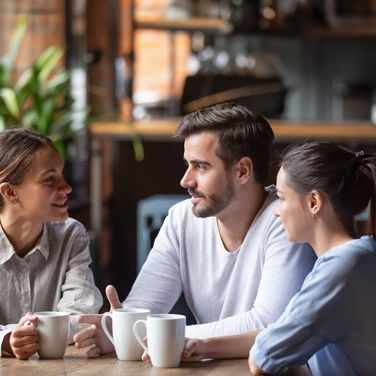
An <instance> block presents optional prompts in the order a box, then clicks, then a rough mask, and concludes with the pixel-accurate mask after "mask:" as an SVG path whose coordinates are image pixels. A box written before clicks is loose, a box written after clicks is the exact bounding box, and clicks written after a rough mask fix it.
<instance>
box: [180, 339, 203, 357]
mask: <svg viewBox="0 0 376 376" xmlns="http://www.w3.org/2000/svg"><path fill="white" fill-rule="evenodd" d="M206 357H207V355H206V343H205V341H204V340H202V339H193V338H186V339H185V346H184V350H183V353H182V354H181V360H182V361H190V362H195V361H199V360H202V359H205V358H206Z"/></svg>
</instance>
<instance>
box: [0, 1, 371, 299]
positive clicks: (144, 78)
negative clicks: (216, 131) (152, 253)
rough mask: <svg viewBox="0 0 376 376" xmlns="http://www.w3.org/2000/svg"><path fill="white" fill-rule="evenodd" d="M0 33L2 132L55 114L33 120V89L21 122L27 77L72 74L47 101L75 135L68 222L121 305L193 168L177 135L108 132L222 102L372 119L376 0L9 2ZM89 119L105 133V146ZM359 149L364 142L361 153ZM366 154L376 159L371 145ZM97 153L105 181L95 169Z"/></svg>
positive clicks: (319, 119)
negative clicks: (82, 234)
mask: <svg viewBox="0 0 376 376" xmlns="http://www.w3.org/2000/svg"><path fill="white" fill-rule="evenodd" d="M22 16H24V17H25V21H24V23H25V28H24V34H23V35H22V37H20V38H18V39H17V36H15V33H17V30H20V26H17V25H19V23H20V17H22ZM0 25H1V26H0V56H1V62H2V64H3V65H1V64H0V90H1V91H0V93H1V94H0V116H2V119H3V120H4V119H5V120H4V121H1V122H0V125H1V126H2V127H6V126H13V125H21V123H22V124H23V126H29V125H30V124H31V123H32V121H31V120H30V119H32V118H33V119H36V117H35V116H36V115H35V114H36V113H37V112H38V111H39V113H42V115H43V114H45V113H46V112H49V113H50V112H51V111H50V108H51V106H50V103H52V102H51V101H52V100H50V99H48V100H47V99H40V100H39V102H40V103H48V104H49V107H47V108H46V109H44V110H41V109H40V108H39V107H38V106H39V105H35V106H36V107H37V109H34V108H33V109H32V110H33V111H34V112H33V113H32V112H31V108H30V103H31V102H32V100H35V92H32V93H31V97H30V98H33V99H28V100H25V109H24V110H23V109H22V108H21V110H20V112H21V113H22V112H23V113H24V114H26V113H27V114H28V116H25V118H21V115H20V114H18V115H17V113H15V112H14V111H13V112H12V108H13V109H14V107H12V106H11V99H12V95H13V94H12V95H10V94H9V93H10V91H9V90H7V88H9V87H10V86H11V85H13V86H14V90H15V92H16V94H17V95H18V94H19V93H20V92H17V90H18V89H17V88H19V87H20V85H21V84H22V82H25V80H26V78H27V79H30V80H31V78H30V77H34V81H32V80H31V81H30V84H27V85H24V86H23V87H25V88H26V87H27V88H30V90H31V88H34V86H35V85H37V83H38V82H39V83H40V84H41V83H42V81H43V80H44V79H46V77H48V76H50V75H53V74H54V72H55V73H56V72H61V70H62V69H63V70H64V72H63V73H64V74H65V73H66V75H64V74H63V73H61V74H60V73H59V74H60V76H58V78H57V79H56V80H55V81H54V82H49V83H48V84H47V83H46V85H47V86H45V87H42V86H43V85H42V84H41V91H42V92H43V93H45V92H48V90H50V91H51V88H52V87H53V88H55V89H56V90H58V89H59V90H60V92H59V94H56V95H55V94H53V95H54V97H53V98H54V99H53V100H54V103H55V106H56V108H57V109H58V110H59V111H63V115H61V114H60V115H56V114H55V113H52V112H51V114H52V115H51V116H53V119H54V121H55V120H56V119H58V124H57V125H56V126H54V128H53V129H52V130H51V135H52V136H53V137H55V135H56V134H58V133H57V131H56V130H57V129H58V130H59V131H61V129H64V132H65V133H64V135H65V136H66V138H64V140H63V141H64V145H65V146H66V149H67V158H66V165H67V170H68V172H67V173H69V180H70V182H71V183H72V184H73V188H74V193H73V194H72V199H71V206H70V214H71V216H73V217H75V218H77V219H79V220H80V221H81V222H83V223H84V224H85V226H86V227H87V229H88V230H89V231H90V234H91V238H92V244H91V251H92V255H93V260H94V263H93V270H94V272H95V276H96V280H97V283H98V285H99V286H100V287H101V289H102V291H103V288H104V286H105V285H106V284H107V283H113V284H115V286H116V287H117V288H118V290H119V292H120V295H121V297H122V298H124V297H125V296H126V294H127V293H128V291H129V289H130V286H131V285H132V283H133V281H134V279H135V277H136V275H137V271H138V269H139V267H140V265H141V264H142V261H143V259H144V257H145V254H147V252H148V248H149V246H150V244H151V242H152V239H153V236H154V235H155V233H156V232H157V231H158V228H159V226H160V222H161V221H162V220H163V218H164V216H165V215H166V210H167V209H168V207H169V206H170V205H171V204H172V203H173V202H175V201H177V200H179V199H181V198H182V196H181V195H182V194H184V191H183V190H182V189H181V188H180V187H179V180H180V177H181V176H182V174H183V171H184V164H183V162H182V145H181V144H179V143H176V142H171V140H170V136H168V137H167V136H166V137H159V138H157V139H153V140H149V138H148V137H145V138H137V132H135V133H136V136H133V137H128V138H125V137H123V138H122V137H120V136H119V135H117V136H116V135H114V134H113V133H111V131H110V129H111V125H113V124H127V125H128V126H129V125H132V124H133V123H135V122H142V124H149V125H150V124H154V123H153V121H155V120H158V119H159V120H160V121H161V122H163V121H165V119H170V120H171V121H175V122H176V125H177V124H178V118H179V117H180V116H182V115H184V114H186V113H189V112H191V111H194V110H196V109H198V108H200V107H204V106H208V105H211V104H215V103H219V102H224V101H235V102H238V103H242V104H245V105H247V106H249V108H251V109H253V110H256V111H259V112H261V113H263V114H264V115H265V116H267V117H268V118H269V119H272V120H275V119H277V120H281V121H283V122H286V124H290V123H291V124H296V123H297V122H300V123H304V122H310V124H312V123H313V124H316V125H317V126H320V125H322V124H330V123H335V124H336V125H337V126H338V125H340V126H341V124H342V125H343V126H344V127H346V124H347V123H348V122H351V124H352V125H355V126H357V124H360V125H362V124H367V125H372V124H375V123H376V70H375V66H376V1H375V0H368V1H367V0H361V1H356V2H355V1H348V0H337V1H336V0H284V1H282V0H216V1H215V0H207V1H201V0H135V1H131V0H23V1H21V0H2V1H1V2H0ZM19 33H20V34H21V32H19ZM17 43H18V45H19V46H18V50H17V53H15V51H12V49H13V50H15V46H16V45H17ZM51 46H57V47H59V48H60V49H61V51H62V56H61V57H60V58H58V57H56V56H55V55H52V54H51V55H49V56H47V57H46V55H43V52H44V51H45V50H46V49H47V48H49V47H51ZM12 54H13V55H14V56H13V55H12ZM12 56H13V59H11V57H12ZM41 56H42V58H41ZM38 59H39V60H38ZM10 62H11V63H10ZM36 62H37V63H36ZM52 63H54V64H55V63H56V65H53V64H52ZM32 67H34V70H33V71H32V72H34V73H28V74H25V72H26V71H28V72H29V69H31V68H32ZM42 67H43V69H44V68H45V69H46V70H47V73H45V74H44V73H43V72H42V73H41V70H42ZM7 69H9V70H10V74H9V75H7V74H6V72H7ZM38 69H39V71H38ZM35 72H37V73H38V72H39V73H41V76H42V77H41V78H40V77H39V76H38V78H37V76H35V75H36V74H37V73H35ZM8 76H9V77H10V76H11V77H12V78H9V77H8ZM22 77H23V78H22ZM25 77H26V78H25ZM21 78H22V79H21ZM66 78H67V79H69V80H68V81H69V85H68V86H67V87H65V86H64V90H65V91H62V90H63V86H62V85H63V84H62V83H63V81H64V80H65V79H66ZM59 80H60V81H59ZM64 82H65V81H64ZM33 85H34V86H33ZM46 87H47V88H46ZM4 89H5V90H4ZM25 90H26V89H25ZM38 90H39V89H38ZM22 93H24V91H22ZM22 93H21V94H22ZM33 93H34V94H33ZM21 94H20V95H21ZM22 95H23V94H22ZM60 96H61V97H60ZM57 97H59V99H56V98H57ZM17 98H18V97H17ZM20 98H23V97H22V96H21V97H20ZM61 98H64V99H61ZM20 100H21V99H18V102H17V103H18V104H19V103H20ZM33 103H34V102H33ZM16 112H17V111H16ZM8 113H10V115H11V116H10V115H9V114H8ZM8 115H9V116H8ZM16 115H17V116H16ZM68 115H69V116H68ZM58 116H59V117H58ZM61 116H62V117H61ZM174 119H176V120H174ZM41 121H42V120H36V122H37V123H38V122H39V124H40V123H41ZM45 121H47V122H48V120H45ZM92 123H97V124H98V123H99V124H101V125H102V126H103V127H106V126H107V125H108V128H107V129H108V134H106V136H105V137H104V138H103V140H102V141H103V142H102V141H101V142H100V143H99V144H97V143H95V135H94V134H93V132H91V131H90V129H91V124H92ZM158 124H159V123H158ZM329 126H330V125H329ZM67 132H68V133H67ZM375 132H376V128H375ZM60 133H61V132H60ZM60 133H59V134H60ZM104 133H106V132H105V131H104ZM110 134H111V135H110ZM68 136H69V137H68ZM56 137H57V136H56ZM114 140H115V141H117V142H114ZM358 144H359V142H357V140H356V136H355V139H354V141H353V142H352V146H358ZM137 145H138V147H141V156H140V155H138V156H135V151H134V147H135V146H136V147H137ZM280 146H281V147H283V146H285V145H283V144H281V145H280ZM366 148H371V149H374V148H375V145H374V143H373V141H371V142H368V143H367V145H366ZM139 152H140V150H139ZM95 153H100V156H101V165H100V166H99V169H100V173H101V174H100V176H99V175H95V174H94V172H93V171H94V167H95V166H96V168H98V166H97V165H95V164H93V163H92V162H93V156H94V154H95ZM90 163H91V164H90ZM90 166H91V168H90ZM93 166H94V167H93ZM90 179H92V180H90ZM95 179H100V181H99V182H96V184H97V186H99V188H98V189H100V193H101V195H100V213H99V214H98V215H100V219H98V218H96V217H94V220H95V221H97V220H98V221H99V226H100V229H99V230H98V228H96V226H94V225H93V213H92V204H93V198H92V194H93V192H92V191H93V180H95ZM90 181H92V184H91V185H90ZM270 181H271V182H273V176H271V179H270ZM94 185H95V184H94ZM155 195H158V196H157V197H155ZM176 195H177V196H176ZM90 197H91V199H90ZM150 197H154V199H152V200H151V201H150V200H147V201H144V200H145V199H150ZM153 210H154V211H153ZM94 214H95V213H94ZM153 234H154V235H153Z"/></svg>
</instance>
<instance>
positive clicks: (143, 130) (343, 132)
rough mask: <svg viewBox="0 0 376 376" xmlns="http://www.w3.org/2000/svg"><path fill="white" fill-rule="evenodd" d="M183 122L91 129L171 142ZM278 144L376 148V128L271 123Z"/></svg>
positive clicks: (122, 136) (117, 136) (105, 124)
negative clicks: (315, 141) (320, 142)
mask: <svg viewBox="0 0 376 376" xmlns="http://www.w3.org/2000/svg"><path fill="white" fill-rule="evenodd" d="M179 122H180V119H178V118H176V119H160V120H147V121H135V122H112V123H111V122H101V123H100V122H98V123H92V124H91V125H90V133H91V134H92V136H94V137H97V138H102V139H131V135H132V134H134V133H135V134H137V135H139V136H140V137H141V138H142V139H152V140H155V139H164V140H168V139H171V137H172V136H173V134H174V132H175V129H176V127H177V126H178V124H179ZM270 124H271V126H272V128H273V131H274V133H275V137H276V141H277V142H278V141H286V142H290V141H302V140H306V139H310V138H322V139H334V140H337V141H346V142H351V143H352V142H363V143H367V144H370V143H371V144H372V143H375V144H376V125H374V124H371V123H368V122H361V121H359V122H346V123H330V122H326V123H324V122H304V121H302V122H291V121H283V120H273V119H271V120H270Z"/></svg>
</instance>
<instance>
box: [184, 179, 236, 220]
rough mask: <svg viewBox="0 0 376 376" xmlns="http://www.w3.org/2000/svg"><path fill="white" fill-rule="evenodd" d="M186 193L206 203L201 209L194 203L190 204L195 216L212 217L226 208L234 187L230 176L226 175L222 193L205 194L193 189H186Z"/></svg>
mask: <svg viewBox="0 0 376 376" xmlns="http://www.w3.org/2000/svg"><path fill="white" fill-rule="evenodd" d="M188 193H189V194H191V195H193V196H195V197H200V198H202V199H204V200H205V201H206V203H207V205H206V206H205V207H203V208H201V209H199V208H198V207H197V206H195V205H193V206H192V212H193V214H194V215H195V216H196V217H199V218H206V217H213V216H215V215H217V214H218V213H220V212H221V211H222V210H224V209H226V208H227V207H228V206H229V205H230V203H231V202H232V200H233V198H234V196H235V189H234V184H233V182H232V181H231V179H230V177H229V176H227V182H226V189H225V191H224V193H223V194H220V193H218V192H214V193H210V194H209V195H207V196H206V195H205V194H204V193H202V192H200V191H196V190H194V189H188Z"/></svg>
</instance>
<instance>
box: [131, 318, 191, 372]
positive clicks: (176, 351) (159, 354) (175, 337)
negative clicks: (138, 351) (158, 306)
mask: <svg viewBox="0 0 376 376" xmlns="http://www.w3.org/2000/svg"><path fill="white" fill-rule="evenodd" d="M185 325H186V318H185V316H183V315H175V314H155V315H149V316H148V317H147V319H146V320H138V321H136V322H135V323H134V325H133V332H134V335H135V337H136V338H137V341H138V342H139V344H140V345H141V346H142V347H143V349H144V350H145V351H146V352H147V353H148V354H149V356H150V360H151V363H152V364H153V366H154V367H163V368H170V367H179V364H180V359H181V354H182V352H183V349H184V344H185ZM140 326H145V327H146V335H147V346H146V345H145V343H144V342H143V340H142V339H141V338H143V337H142V336H141V335H140V332H139V327H140Z"/></svg>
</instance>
